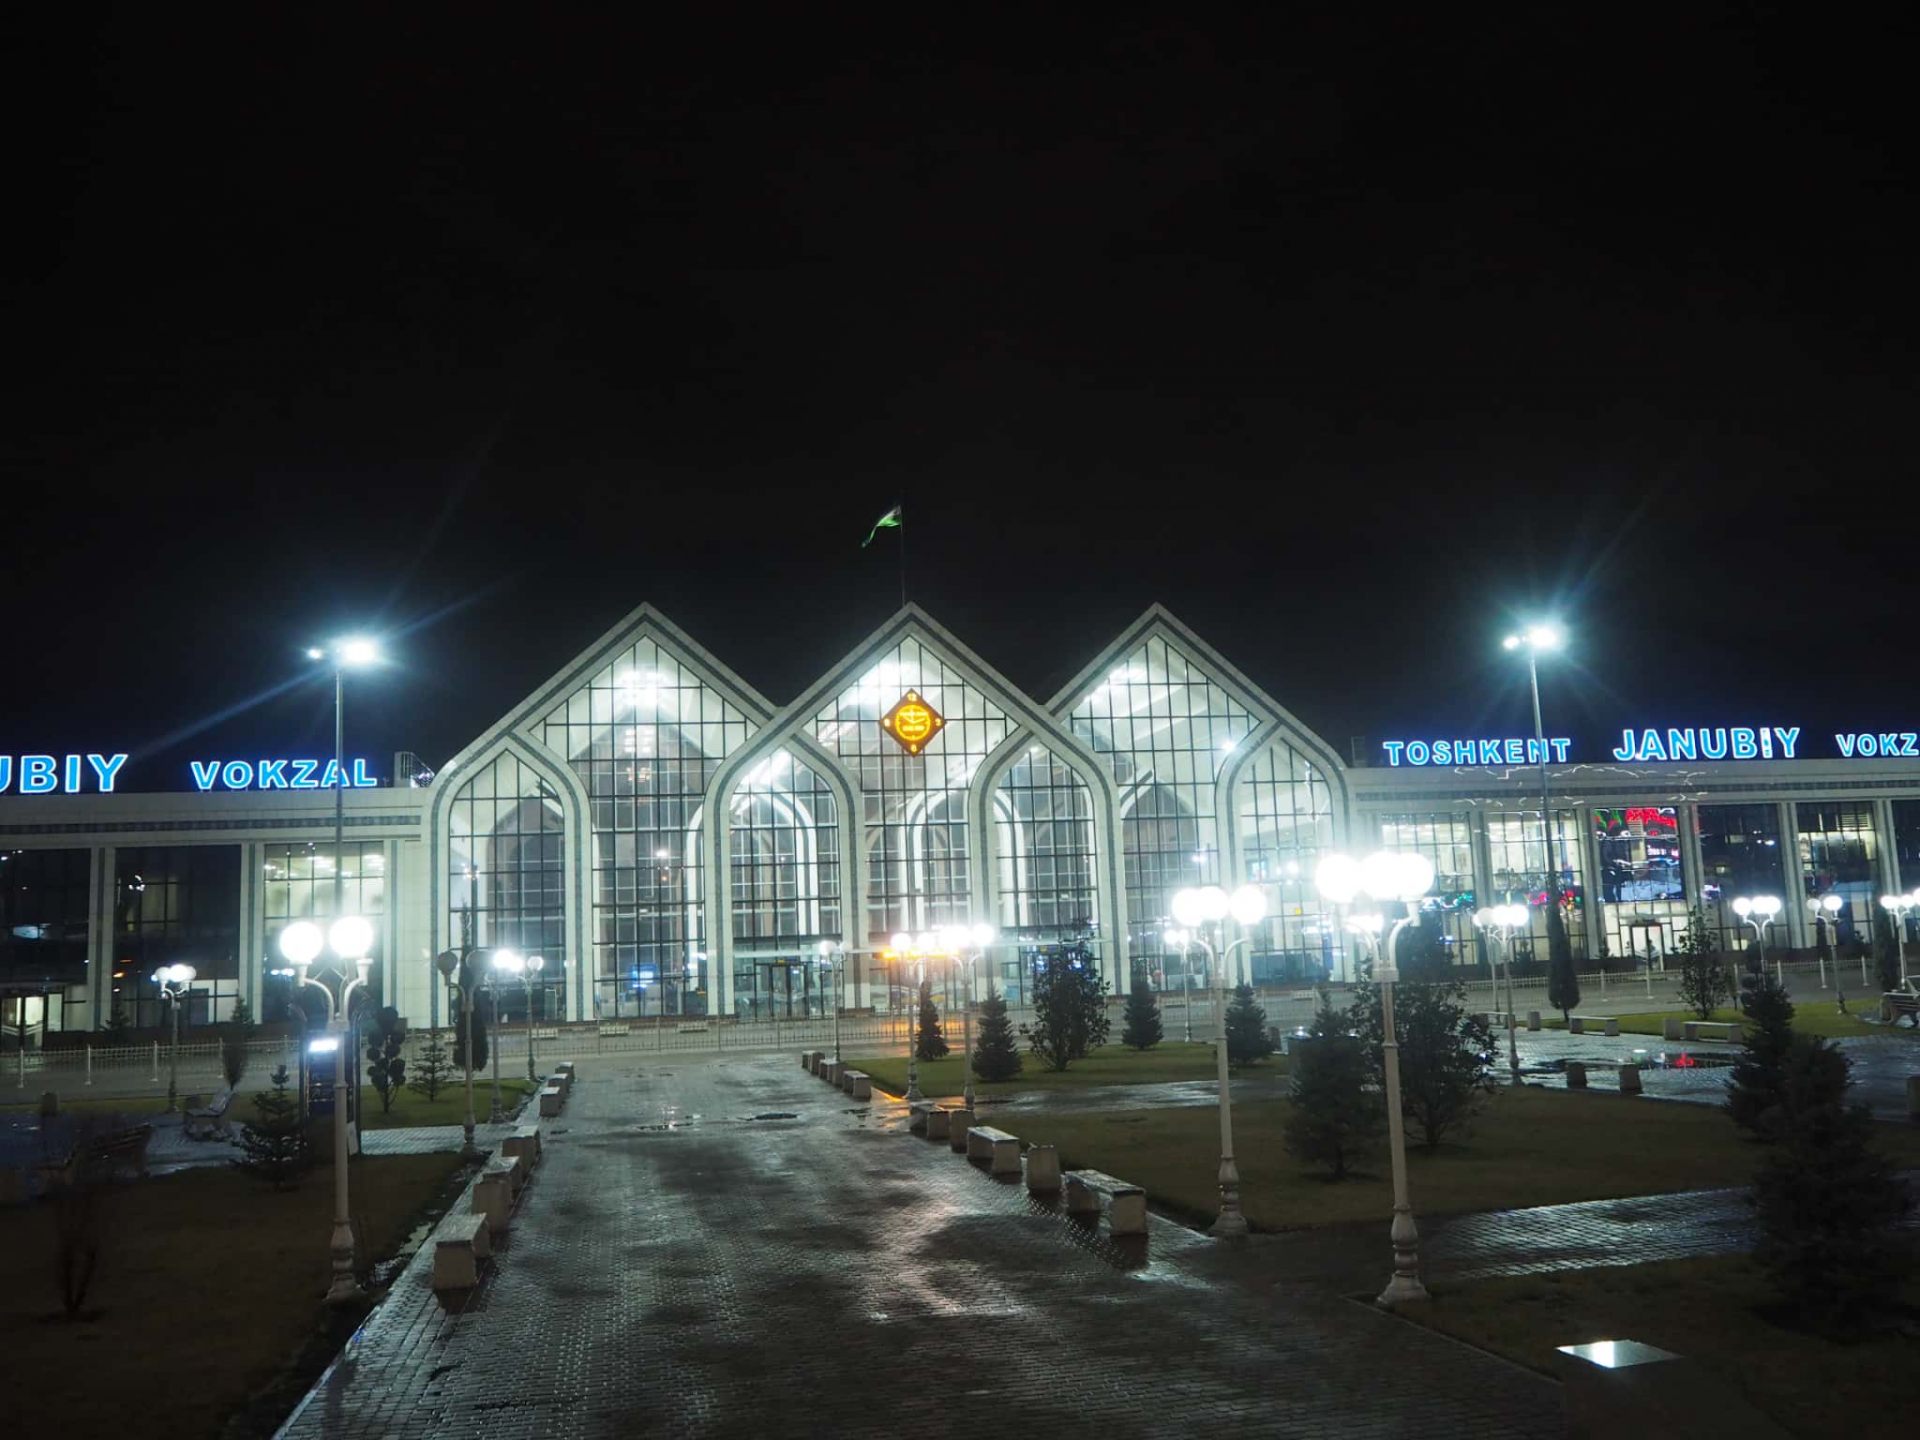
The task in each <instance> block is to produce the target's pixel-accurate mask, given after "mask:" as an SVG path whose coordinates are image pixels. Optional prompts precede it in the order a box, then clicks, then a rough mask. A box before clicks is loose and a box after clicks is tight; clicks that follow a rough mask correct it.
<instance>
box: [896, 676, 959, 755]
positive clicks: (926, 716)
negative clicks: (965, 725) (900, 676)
mask: <svg viewBox="0 0 1920 1440" xmlns="http://www.w3.org/2000/svg"><path fill="white" fill-rule="evenodd" d="M946 723H947V722H946V719H945V717H944V716H942V715H941V714H940V712H939V711H938V710H936V709H934V708H933V706H931V705H929V704H928V703H927V702H926V701H924V700H922V699H921V698H920V692H919V691H917V690H909V691H907V693H906V694H905V695H902V696H901V697H900V699H899V700H898V701H896V702H895V704H894V707H893V708H892V709H891V710H889V711H887V713H886V714H884V715H882V716H881V717H880V728H881V729H882V730H885V731H886V732H887V733H888V734H889V735H891V736H893V738H894V739H895V740H898V741H899V742H900V747H901V748H902V749H903V750H905V751H906V752H907V753H908V754H909V755H918V754H919V753H920V752H921V751H922V750H924V749H926V748H927V745H928V743H929V742H931V741H932V739H933V737H934V736H936V735H938V734H939V733H940V731H941V729H942V727H944V726H945V725H946Z"/></svg>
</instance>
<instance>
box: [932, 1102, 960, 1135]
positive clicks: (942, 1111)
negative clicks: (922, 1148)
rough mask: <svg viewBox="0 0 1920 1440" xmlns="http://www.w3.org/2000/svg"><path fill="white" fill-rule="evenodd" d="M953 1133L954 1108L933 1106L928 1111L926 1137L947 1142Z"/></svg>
mask: <svg viewBox="0 0 1920 1440" xmlns="http://www.w3.org/2000/svg"><path fill="white" fill-rule="evenodd" d="M952 1133H953V1107H952V1106H951V1105H933V1106H929V1107H928V1109H927V1123H926V1136H927V1139H929V1140H945V1139H946V1138H947V1137H948V1136H949V1135H951V1134H952Z"/></svg>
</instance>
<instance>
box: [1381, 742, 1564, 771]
mask: <svg viewBox="0 0 1920 1440" xmlns="http://www.w3.org/2000/svg"><path fill="white" fill-rule="evenodd" d="M1546 743H1547V757H1548V758H1549V759H1550V760H1552V761H1553V762H1554V763H1556V764H1565V763H1566V759H1567V752H1568V751H1569V750H1571V749H1572V748H1573V741H1571V740H1569V739H1568V738H1567V737H1565V736H1564V735H1554V736H1549V737H1548V739H1547V742H1546ZM1380 748H1381V749H1382V750H1384V751H1386V752H1387V764H1389V765H1415V766H1419V765H1538V764H1539V763H1540V742H1539V741H1538V740H1534V739H1532V738H1519V737H1508V738H1505V739H1500V740H1383V741H1381V742H1380Z"/></svg>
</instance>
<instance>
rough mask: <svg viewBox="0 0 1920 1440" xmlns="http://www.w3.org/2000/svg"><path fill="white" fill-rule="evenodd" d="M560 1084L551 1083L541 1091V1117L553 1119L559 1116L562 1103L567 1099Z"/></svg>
mask: <svg viewBox="0 0 1920 1440" xmlns="http://www.w3.org/2000/svg"><path fill="white" fill-rule="evenodd" d="M565 1098H566V1097H565V1096H564V1095H563V1094H561V1091H560V1087H559V1086H558V1085H549V1086H547V1087H546V1088H545V1089H543V1090H542V1091H541V1092H540V1118H541V1119H542V1120H552V1119H555V1118H557V1117H558V1116H559V1114H560V1106H561V1103H562V1102H563V1101H564V1100H565Z"/></svg>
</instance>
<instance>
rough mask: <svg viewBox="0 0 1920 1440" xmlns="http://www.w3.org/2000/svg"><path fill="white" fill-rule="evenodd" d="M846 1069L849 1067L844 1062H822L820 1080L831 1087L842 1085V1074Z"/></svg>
mask: <svg viewBox="0 0 1920 1440" xmlns="http://www.w3.org/2000/svg"><path fill="white" fill-rule="evenodd" d="M846 1068H847V1065H846V1062H845V1061H844V1060H822V1061H821V1062H820V1078H821V1079H822V1080H824V1081H826V1082H827V1084H829V1085H838V1084H839V1083H840V1072H841V1071H842V1070H844V1069H846Z"/></svg>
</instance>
